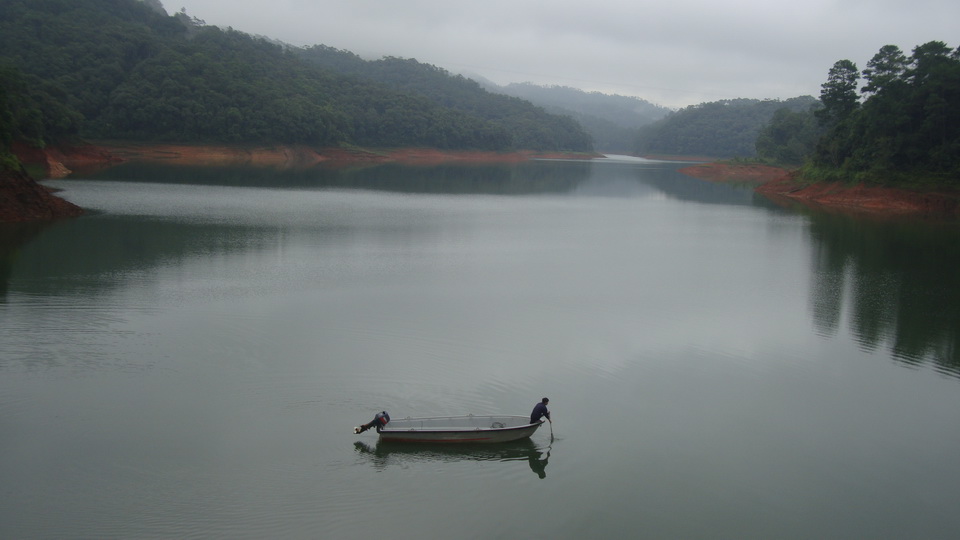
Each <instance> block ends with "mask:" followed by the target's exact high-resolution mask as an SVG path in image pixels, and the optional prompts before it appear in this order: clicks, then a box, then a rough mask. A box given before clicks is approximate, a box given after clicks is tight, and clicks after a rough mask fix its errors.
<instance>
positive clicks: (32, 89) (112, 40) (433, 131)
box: [0, 0, 591, 150]
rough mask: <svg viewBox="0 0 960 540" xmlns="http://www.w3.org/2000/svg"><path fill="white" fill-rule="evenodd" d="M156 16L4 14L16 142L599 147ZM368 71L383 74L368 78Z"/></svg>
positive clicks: (9, 6) (467, 97)
mask: <svg viewBox="0 0 960 540" xmlns="http://www.w3.org/2000/svg"><path fill="white" fill-rule="evenodd" d="M157 7H158V3H157V2H156V1H148V2H142V1H137V0H3V1H2V2H0V62H4V63H6V64H9V65H11V66H13V67H15V68H16V69H17V71H18V73H21V74H22V76H19V78H17V79H16V80H18V81H22V82H23V84H20V83H18V84H19V86H17V90H16V91H15V92H13V93H12V94H10V96H13V97H10V96H8V98H7V99H8V100H10V99H16V100H19V101H18V102H17V106H16V107H12V108H11V110H14V111H21V109H22V112H18V113H17V115H15V116H16V118H13V119H12V120H13V125H14V126H15V128H10V129H5V131H6V132H8V133H9V134H10V135H9V136H10V137H13V138H15V139H23V140H27V141H30V142H31V143H33V144H43V143H44V142H49V141H51V140H53V139H55V138H56V137H59V136H61V135H64V134H74V133H76V134H79V135H80V136H84V137H90V138H113V139H130V140H142V141H152V140H167V141H181V142H236V143H305V144H313V145H338V144H356V145H363V146H431V147H437V148H475V149H485V150H509V149H517V148H529V149H537V150H589V149H590V148H591V146H590V140H589V137H588V136H586V134H585V133H584V132H583V130H582V129H581V128H580V126H579V125H577V124H576V122H574V121H572V120H570V119H569V118H564V117H560V116H557V115H550V114H547V113H546V112H544V111H543V110H541V109H538V108H536V107H534V106H532V105H531V104H529V103H527V102H525V101H522V100H519V99H515V98H507V97H505V96H493V94H489V93H488V92H486V91H483V90H482V89H480V88H479V87H478V86H477V85H476V83H473V82H472V81H467V80H466V79H463V78H462V77H452V76H451V75H450V74H449V73H446V72H445V71H443V70H441V69H439V68H436V67H434V66H427V65H425V64H419V63H417V62H416V61H413V60H401V59H395V58H387V59H384V60H381V61H378V62H372V63H368V62H364V61H363V60H361V59H359V57H356V56H355V55H350V54H349V53H343V52H341V51H335V50H332V49H326V48H323V47H318V48H312V49H307V50H305V51H300V50H296V49H293V48H291V47H287V46H283V45H279V44H276V43H271V42H269V41H267V40H265V39H260V38H254V37H252V36H249V35H247V34H244V33H241V32H237V31H234V30H232V29H227V30H222V29H220V28H217V27H212V26H206V25H205V24H204V23H203V21H200V20H198V19H195V18H191V17H189V16H188V15H186V13H183V12H181V13H177V14H175V15H174V16H168V15H166V13H165V12H163V10H162V9H157ZM324 52H326V53H329V54H328V55H327V56H329V57H331V58H333V59H334V60H336V61H337V62H341V64H342V65H341V66H340V67H339V68H338V69H334V68H333V67H331V66H325V65H320V64H322V62H317V61H314V59H313V58H312V55H313V54H321V53H324ZM334 53H336V54H334ZM321 55H322V54H321ZM351 66H352V67H351ZM351 69H352V70H353V71H352V72H351V71H350V70H351ZM370 70H373V71H376V72H377V73H378V76H377V77H370V76H368V75H367V73H366V71H370ZM11 80H12V79H11ZM8 93H9V92H8ZM21 106H23V107H22V108H21Z"/></svg>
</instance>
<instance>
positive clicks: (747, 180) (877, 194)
mask: <svg viewBox="0 0 960 540" xmlns="http://www.w3.org/2000/svg"><path fill="white" fill-rule="evenodd" d="M12 150H13V152H14V154H15V155H16V156H17V157H18V158H19V159H20V161H21V162H22V163H23V164H24V165H25V166H32V167H36V168H42V169H43V171H44V174H45V177H46V178H64V177H67V176H69V175H70V174H73V173H74V172H80V171H89V172H92V171H96V170H99V169H103V168H106V167H111V166H114V165H117V164H120V163H124V162H138V161H139V162H148V163H168V164H174V165H189V166H208V167H224V166H254V167H272V168H277V169H282V170H291V169H293V170H296V169H307V168H311V167H317V166H322V167H331V168H351V167H366V166H373V165H380V164H385V163H397V164H403V165H414V166H436V165H443V164H448V163H459V164H477V165H482V164H494V163H521V162H524V161H530V160H535V159H576V160H581V159H593V158H597V157H601V156H602V155H603V154H599V153H589V154H587V153H564V152H535V151H529V150H527V151H513V152H492V151H483V150H439V149H434V148H387V149H367V148H355V147H337V148H332V147H327V148H313V147H309V146H306V145H273V146H268V145H262V146H251V145H225V144H224V145H190V144H173V143H163V144H160V143H129V142H118V141H97V142H92V143H82V144H76V145H63V146H59V147H48V148H45V149H38V148H32V147H28V146H26V145H22V144H14V147H13V149H12ZM687 159H692V158H687ZM679 172H681V173H683V174H686V175H687V176H691V177H693V178H698V179H701V180H707V181H712V182H724V183H734V184H745V185H751V186H753V187H754V190H755V191H756V192H757V193H760V194H761V195H763V196H765V197H767V198H768V199H770V200H771V201H773V202H774V203H776V204H779V205H781V206H784V207H796V206H798V205H799V206H803V207H807V208H814V209H819V210H829V211H839V212H846V213H856V214H862V215H871V216H879V217H887V216H890V217H895V216H916V217H925V218H948V219H958V218H960V190H954V189H938V190H929V191H914V190H909V189H904V188H893V187H885V186H877V185H865V184H862V183H861V184H856V185H847V184H840V183H828V182H817V183H813V184H808V183H804V182H801V181H798V180H797V179H796V172H795V171H789V170H787V169H783V168H780V167H774V166H770V165H761V164H754V163H724V162H715V161H714V162H708V163H698V164H691V165H689V166H686V167H683V168H681V169H679ZM15 176H16V177H17V180H18V184H21V183H22V182H21V180H22V178H20V176H22V175H20V174H17V175H15ZM37 186H38V187H40V186H39V184H37ZM18 189H19V188H18ZM41 189H43V190H44V191H46V190H45V188H41ZM28 191H29V192H31V193H37V191H36V190H34V189H29V190H28ZM21 193H25V192H21ZM44 195H45V196H42V198H43V199H44V200H47V201H49V199H47V197H49V193H48V192H47V193H45V194H44ZM23 196H25V195H23V194H21V195H20V197H23ZM31 197H33V196H31ZM52 198H53V199H56V200H58V201H59V200H62V199H59V198H57V197H52ZM38 200H39V199H38ZM64 202H65V201H64ZM52 208H54V209H53V210H52V214H48V213H47V212H45V211H44V212H40V213H39V214H38V210H37V209H36V208H34V209H32V210H31V211H29V212H27V213H25V214H24V216H20V217H16V216H14V215H13V214H15V213H16V212H14V211H12V210H9V209H8V210H7V211H6V214H8V215H6V216H5V217H6V220H10V219H13V220H14V221H20V220H26V219H38V218H39V219H44V217H39V215H44V216H45V218H49V217H57V216H60V215H64V216H72V215H77V214H76V210H75V209H73V208H69V209H68V208H65V207H62V205H60V204H59V203H54V206H53V207H52ZM31 216H32V217H31ZM0 220H2V219H0Z"/></svg>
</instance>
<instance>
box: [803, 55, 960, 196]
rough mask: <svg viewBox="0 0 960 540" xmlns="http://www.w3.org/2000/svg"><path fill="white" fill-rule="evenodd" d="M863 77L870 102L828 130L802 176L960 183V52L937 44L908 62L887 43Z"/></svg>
mask: <svg viewBox="0 0 960 540" xmlns="http://www.w3.org/2000/svg"><path fill="white" fill-rule="evenodd" d="M831 73H832V71H831ZM864 79H865V80H866V81H867V84H866V85H865V86H864V91H865V93H866V94H867V98H866V99H865V101H864V102H863V104H862V105H861V106H859V107H856V108H854V109H853V110H851V111H849V113H848V114H847V115H846V116H843V117H840V118H838V121H837V122H836V123H835V124H833V125H832V126H830V129H829V131H827V133H826V134H825V135H824V136H823V138H822V139H821V140H820V142H819V144H818V145H817V148H816V151H815V152H814V153H813V155H812V160H811V163H810V164H809V165H808V167H806V169H805V172H806V173H807V174H809V175H819V176H820V177H824V176H830V177H832V178H835V179H844V180H865V181H873V182H884V183H895V184H915V183H919V182H924V183H929V182H936V183H939V184H943V183H948V184H953V185H958V184H960V50H951V49H950V48H949V47H947V46H946V44H944V43H943V42H939V41H932V42H929V43H926V44H924V45H920V46H918V47H916V48H915V49H914V50H913V54H912V55H911V56H910V57H909V58H906V57H904V56H903V54H902V53H901V52H900V49H899V48H897V47H896V46H893V45H887V46H884V47H883V48H881V49H880V52H878V53H877V55H875V56H874V57H873V59H872V60H871V61H870V62H869V63H868V64H867V69H865V70H864Z"/></svg>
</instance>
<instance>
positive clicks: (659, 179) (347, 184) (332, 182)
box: [88, 160, 777, 208]
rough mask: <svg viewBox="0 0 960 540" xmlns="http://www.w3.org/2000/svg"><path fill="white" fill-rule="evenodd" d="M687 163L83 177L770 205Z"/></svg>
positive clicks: (131, 167)
mask: <svg viewBox="0 0 960 540" xmlns="http://www.w3.org/2000/svg"><path fill="white" fill-rule="evenodd" d="M684 165H687V164H685V163H673V162H660V161H650V160H638V161H623V160H609V161H608V160H597V161H577V160H556V161H551V160H539V161H531V162H524V163H509V164H481V165H469V164H455V163H454V164H443V165H433V166H407V165H398V164H383V165H376V166H369V167H363V168H357V169H333V168H328V167H323V166H318V167H313V168H309V169H299V170H279V169H271V168H268V167H196V166H183V165H162V164H161V165H158V164H155V163H136V162H131V163H123V164H120V165H117V166H115V167H111V168H108V169H105V170H103V171H100V172H98V173H96V174H92V175H89V176H88V178H89V179H93V180H122V181H127V182H151V183H160V184H187V185H211V186H231V187H269V188H315V189H363V190H373V191H387V192H395V193H433V194H445V195H471V194H474V195H535V194H569V195H581V196H599V197H638V196H648V195H653V194H656V193H658V192H659V193H663V194H666V195H667V196H669V197H671V198H674V199H678V200H683V201H696V202H701V203H707V204H724V205H738V206H755V205H758V204H760V205H763V206H767V207H770V208H777V207H776V206H774V205H772V204H768V203H767V201H766V199H765V198H763V197H761V196H758V195H756V194H754V193H753V191H752V190H751V189H745V188H735V187H731V186H728V185H724V184H718V183H714V182H706V181H703V180H699V179H696V178H692V177H689V176H686V175H683V174H680V173H678V172H677V169H678V168H680V167H682V166H684Z"/></svg>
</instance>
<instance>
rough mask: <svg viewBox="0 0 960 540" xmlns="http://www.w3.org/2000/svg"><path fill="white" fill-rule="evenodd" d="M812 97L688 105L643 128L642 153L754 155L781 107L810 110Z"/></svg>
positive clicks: (638, 148)
mask: <svg viewBox="0 0 960 540" xmlns="http://www.w3.org/2000/svg"><path fill="white" fill-rule="evenodd" d="M818 103H819V102H818V100H817V99H816V98H814V97H812V96H801V97H796V98H791V99H787V100H784V101H780V100H775V99H767V100H757V99H728V100H722V101H713V102H709V103H701V104H699V105H692V106H690V107H685V108H683V109H680V110H679V111H677V112H675V113H673V114H671V115H669V116H667V117H666V118H664V119H662V120H659V121H658V122H655V123H653V124H650V125H648V126H645V127H643V128H641V130H640V135H639V137H638V139H637V144H636V152H637V153H639V154H681V155H697V156H708V157H718V158H721V157H753V156H755V155H756V152H757V150H756V141H757V137H758V135H759V134H760V132H761V130H762V129H763V128H764V126H766V125H767V124H768V123H769V122H770V119H771V118H773V115H774V113H775V112H777V111H778V110H780V109H787V110H790V111H796V112H799V111H808V110H810V108H811V107H814V106H816V105H817V104H818Z"/></svg>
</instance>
